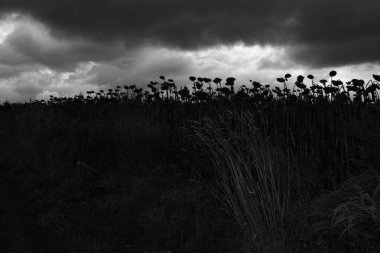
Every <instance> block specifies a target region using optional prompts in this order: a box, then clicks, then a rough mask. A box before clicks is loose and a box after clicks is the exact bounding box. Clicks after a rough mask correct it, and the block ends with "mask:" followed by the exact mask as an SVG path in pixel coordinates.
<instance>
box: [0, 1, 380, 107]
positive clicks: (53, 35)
mask: <svg viewBox="0 0 380 253" xmlns="http://www.w3.org/2000/svg"><path fill="white" fill-rule="evenodd" d="M379 15H380V1H379V0H362V1H359V0H265V1H255V0H234V1H223V0H191V1H190V0H161V1H158V0H65V1H62V0H61V1H54V0H1V1H0V102H2V101H4V100H5V99H7V100H8V101H25V100H29V98H32V99H35V98H45V97H48V96H49V95H51V94H53V95H56V96H72V95H74V94H77V93H78V92H79V91H86V90H94V89H95V90H96V89H101V88H108V87H111V88H112V87H115V86H116V85H120V84H122V85H125V84H127V85H131V84H136V85H137V86H141V87H146V84H147V83H148V82H149V81H151V80H157V79H158V76H159V75H165V76H167V77H168V78H173V79H174V80H175V81H176V82H177V84H178V85H180V86H182V85H186V84H187V85H189V82H188V76H190V75H194V76H200V77H209V78H214V77H220V78H226V77H229V76H233V77H236V78H237V83H238V84H246V85H248V84H249V80H250V79H253V80H256V81H259V82H262V83H265V84H267V83H269V84H275V82H276V81H275V79H276V77H281V76H283V75H284V74H286V73H290V74H293V76H296V75H298V74H303V75H307V74H313V75H315V76H316V78H317V79H323V78H326V75H328V72H329V71H330V70H332V69H334V70H337V71H338V78H341V79H343V80H348V79H351V78H354V77H356V78H362V79H365V80H368V79H370V78H371V76H372V74H380V65H379V62H380V49H379V45H380V26H379Z"/></svg>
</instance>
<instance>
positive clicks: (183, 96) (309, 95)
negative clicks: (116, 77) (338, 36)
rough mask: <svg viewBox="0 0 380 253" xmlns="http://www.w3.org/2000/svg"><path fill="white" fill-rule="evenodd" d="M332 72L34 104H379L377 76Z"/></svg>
mask: <svg viewBox="0 0 380 253" xmlns="http://www.w3.org/2000/svg"><path fill="white" fill-rule="evenodd" d="M336 75H337V72H336V71H331V72H330V73H329V76H330V80H326V79H322V80H319V81H316V80H315V77H314V76H313V75H308V76H307V77H306V78H307V79H309V81H306V80H305V79H306V78H305V77H304V76H302V75H299V76H297V77H296V81H295V82H294V83H291V81H290V78H291V77H292V75H291V74H286V75H285V76H284V77H280V78H277V82H279V83H281V84H282V87H279V86H275V87H274V88H273V89H272V88H271V86H270V85H269V84H267V85H263V84H261V83H259V82H257V81H252V80H250V85H241V86H239V88H238V89H237V91H235V86H237V85H236V84H235V81H236V79H235V78H234V77H229V78H227V79H226V80H225V83H224V84H223V83H222V79H221V78H218V77H217V78H214V79H213V80H212V79H210V78H206V77H198V78H196V77H194V76H190V77H189V80H190V82H191V88H190V89H189V88H188V87H187V86H181V87H180V88H179V87H178V86H177V84H176V83H175V82H174V80H173V79H167V78H166V77H165V76H160V77H159V78H160V80H161V81H151V82H150V83H149V84H147V88H148V89H147V90H144V89H142V88H138V87H136V85H129V86H128V85H125V86H123V87H121V86H116V88H115V89H108V90H99V91H87V92H86V94H85V95H84V94H79V95H76V96H75V97H73V98H72V97H54V96H50V99H49V100H48V101H46V100H39V101H38V100H36V101H34V103H43V104H45V103H47V104H51V103H62V102H73V101H75V102H81V103H87V102H126V101H134V102H144V103H153V102H159V101H172V102H181V103H199V102H207V101H226V100H229V101H232V102H242V101H253V102H257V103H263V102H269V101H274V100H275V101H289V102H296V101H305V102H310V103H319V102H336V103H341V104H348V103H365V104H376V103H379V101H380V97H379V92H378V91H379V89H380V76H379V75H375V74H374V75H373V80H369V81H368V82H365V81H364V80H363V79H352V80H351V81H348V82H343V81H341V80H339V79H334V77H335V76H336Z"/></svg>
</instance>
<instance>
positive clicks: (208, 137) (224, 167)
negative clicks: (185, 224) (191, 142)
mask: <svg viewBox="0 0 380 253" xmlns="http://www.w3.org/2000/svg"><path fill="white" fill-rule="evenodd" d="M254 122H255V120H254V118H253V116H252V114H250V113H244V114H242V115H240V116H238V115H237V114H233V113H231V114H230V115H229V116H227V117H220V118H219V119H210V118H205V119H204V120H203V121H201V122H199V123H194V126H193V134H194V137H195V140H196V141H197V142H198V144H200V147H203V149H204V150H203V151H204V152H206V153H207V155H208V157H209V160H210V161H211V164H212V166H213V169H214V170H215V172H216V174H217V178H218V185H219V187H220V190H221V192H222V196H223V197H222V198H223V199H224V200H225V203H226V205H227V207H228V209H229V211H231V212H232V214H233V216H234V217H235V219H236V221H237V222H238V224H239V225H240V227H241V230H242V233H243V236H244V239H245V243H246V244H245V245H246V247H247V250H248V251H252V252H257V251H258V250H259V251H260V252H284V250H285V247H286V246H285V242H286V234H285V229H284V221H285V219H286V216H287V212H288V206H289V197H290V196H289V192H290V185H289V183H290V167H289V164H288V163H287V162H286V158H285V157H284V156H283V154H282V153H281V151H280V150H279V149H277V148H275V147H274V146H272V145H271V144H270V143H269V141H268V140H267V139H265V138H263V137H262V135H261V134H260V131H259V129H258V128H256V127H255V125H254Z"/></svg>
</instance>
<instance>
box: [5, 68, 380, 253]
mask: <svg viewBox="0 0 380 253" xmlns="http://www.w3.org/2000/svg"><path fill="white" fill-rule="evenodd" d="M329 76H330V79H329V80H318V81H317V80H316V78H315V77H314V76H312V75H308V76H307V77H304V76H297V77H292V76H291V75H290V74H286V75H285V76H284V77H280V78H277V80H276V81H277V83H278V84H279V85H278V86H276V87H274V88H273V87H272V86H270V85H263V84H261V83H259V82H256V81H250V82H249V83H248V84H246V85H240V86H238V85H237V84H236V83H235V82H236V80H235V78H233V77H230V78H227V79H226V80H222V79H220V78H215V79H213V80H212V79H210V78H201V77H198V78H196V77H194V76H191V77H189V84H188V85H189V87H190V88H187V87H186V86H185V87H180V86H178V85H177V84H176V83H175V81H174V80H172V79H167V78H166V77H164V76H160V77H159V79H158V81H152V82H150V83H149V84H148V85H147V89H146V90H144V89H142V88H137V87H136V86H135V85H126V86H123V87H122V86H117V87H115V88H114V89H109V90H99V91H88V92H86V93H85V94H78V95H77V96H75V97H53V96H52V97H50V99H49V100H36V101H30V102H27V103H13V104H12V103H7V102H6V103H4V104H2V105H1V106H0V140H1V145H0V187H1V191H0V217H1V226H0V249H1V252H268V253H272V252H379V250H378V249H380V239H379V238H380V225H379V223H380V167H379V164H380V97H379V90H380V76H378V75H373V80H369V81H368V82H365V81H364V80H362V79H353V80H351V81H348V82H343V81H341V80H339V79H337V77H336V76H337V73H336V72H335V71H331V72H330V73H329Z"/></svg>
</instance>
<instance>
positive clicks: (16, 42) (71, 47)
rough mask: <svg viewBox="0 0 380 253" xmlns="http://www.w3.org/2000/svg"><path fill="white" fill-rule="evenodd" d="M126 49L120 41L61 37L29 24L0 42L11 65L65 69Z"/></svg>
mask: <svg viewBox="0 0 380 253" xmlns="http://www.w3.org/2000/svg"><path fill="white" fill-rule="evenodd" d="M123 52H124V47H123V46H122V45H121V44H120V43H119V44H115V43H111V42H109V43H106V44H99V43H96V42H93V41H86V40H83V39H78V38H75V39H73V40H64V39H60V40H58V39H56V38H53V37H51V36H50V35H49V34H47V32H46V31H44V30H43V29H42V28H38V26H37V25H30V24H26V25H19V26H17V27H16V29H15V30H14V31H13V32H12V33H11V34H9V35H8V36H7V38H6V39H5V41H4V43H2V44H0V63H2V64H7V65H11V66H17V65H20V64H22V65H25V64H28V63H29V64H32V63H33V64H40V65H44V66H48V67H50V68H52V69H56V70H61V71H63V70H69V69H75V67H76V64H77V63H78V62H83V61H95V60H96V61H104V60H110V59H113V58H115V57H117V56H119V55H120V54H121V53H123Z"/></svg>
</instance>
